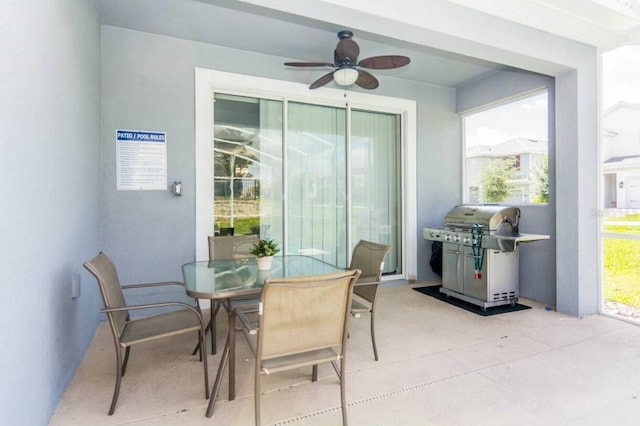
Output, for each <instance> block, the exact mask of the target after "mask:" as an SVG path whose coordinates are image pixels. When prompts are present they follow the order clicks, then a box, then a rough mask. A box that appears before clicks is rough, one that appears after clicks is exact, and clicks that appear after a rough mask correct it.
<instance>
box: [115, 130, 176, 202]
mask: <svg viewBox="0 0 640 426" xmlns="http://www.w3.org/2000/svg"><path fill="white" fill-rule="evenodd" d="M116 175H117V189H118V191H122V190H124V191H126V190H166V189H167V134H166V133H165V132H149V131H142V130H116Z"/></svg>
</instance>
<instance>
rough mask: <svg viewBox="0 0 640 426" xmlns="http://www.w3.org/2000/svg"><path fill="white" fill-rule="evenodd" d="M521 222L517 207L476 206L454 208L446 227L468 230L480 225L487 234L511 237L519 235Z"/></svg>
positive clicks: (449, 214)
mask: <svg viewBox="0 0 640 426" xmlns="http://www.w3.org/2000/svg"><path fill="white" fill-rule="evenodd" d="M519 221H520V209H519V208H517V207H511V206H499V205H495V204H490V205H475V204H474V205H462V206H457V207H454V208H453V209H452V210H451V211H450V212H449V213H448V214H447V216H446V217H445V227H447V228H459V229H468V228H471V227H473V225H475V224H479V225H482V226H483V227H484V230H485V232H492V231H497V232H498V233H500V234H503V235H511V234H517V233H518V222H519Z"/></svg>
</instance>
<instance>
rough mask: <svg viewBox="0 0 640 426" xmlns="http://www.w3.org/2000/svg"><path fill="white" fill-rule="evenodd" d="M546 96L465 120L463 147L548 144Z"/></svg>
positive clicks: (522, 100) (468, 116) (470, 116)
mask: <svg viewBox="0 0 640 426" xmlns="http://www.w3.org/2000/svg"><path fill="white" fill-rule="evenodd" d="M547 122H548V120H547V93H546V92H545V93H543V94H539V95H535V96H532V97H528V98H526V99H521V100H516V101H513V102H511V103H509V104H506V105H502V106H500V107H497V108H491V109H488V110H485V111H481V112H478V113H475V114H471V115H467V116H466V118H465V144H466V147H467V148H471V147H473V146H476V145H488V146H493V145H497V144H500V143H502V142H505V141H507V140H509V139H514V138H526V139H536V140H547V139H548V137H547Z"/></svg>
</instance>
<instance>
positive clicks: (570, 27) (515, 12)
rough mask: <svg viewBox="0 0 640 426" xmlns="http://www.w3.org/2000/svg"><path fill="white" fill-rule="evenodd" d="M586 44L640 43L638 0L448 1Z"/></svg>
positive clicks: (610, 45)
mask: <svg viewBox="0 0 640 426" xmlns="http://www.w3.org/2000/svg"><path fill="white" fill-rule="evenodd" d="M446 1H448V2H450V3H455V4H457V5H459V6H463V7H467V8H470V9H474V10H477V11H480V12H484V13H487V14H489V15H493V16H497V17H499V18H502V19H506V20H509V21H513V22H517V23H518V24H521V25H525V26H528V27H531V28H536V29H538V30H541V31H544V32H547V33H551V34H555V35H559V36H561V37H565V38H568V39H571V40H575V41H578V42H581V43H584V44H587V45H591V46H596V47H602V48H609V47H616V46H622V45H625V44H629V43H634V42H640V2H639V0H518V1H504V0H446Z"/></svg>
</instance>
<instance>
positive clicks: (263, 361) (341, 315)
mask: <svg viewBox="0 0 640 426" xmlns="http://www.w3.org/2000/svg"><path fill="white" fill-rule="evenodd" d="M359 275H360V271H346V272H339V273H332V274H324V275H315V276H308V277H302V278H279V279H267V280H266V281H265V284H264V288H263V290H262V297H261V303H260V311H259V324H258V328H257V330H256V329H255V328H254V327H252V326H251V324H250V322H249V320H248V319H247V317H246V316H245V312H244V311H243V310H241V309H234V311H233V312H234V313H235V315H237V316H238V318H239V319H240V323H241V324H243V331H244V334H245V336H246V338H247V340H248V342H249V345H250V347H251V349H252V351H253V353H254V354H255V395H254V398H255V423H256V425H260V398H261V396H260V395H261V386H260V384H261V383H260V381H261V379H260V378H261V376H262V375H264V374H274V373H278V372H281V371H285V370H290V369H294V368H299V367H305V366H312V367H313V368H312V381H314V382H315V381H317V379H318V364H320V363H325V362H330V363H331V364H332V366H333V368H334V369H335V371H336V373H337V374H338V377H339V378H340V399H341V404H342V419H343V424H345V425H346V424H347V406H346V396H345V375H346V370H345V359H346V347H347V327H348V322H349V316H350V315H349V307H350V306H351V297H352V294H353V286H354V284H355V282H356V280H357V279H358V276H359ZM337 362H340V367H339V368H338V366H337V365H336V363H337Z"/></svg>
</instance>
